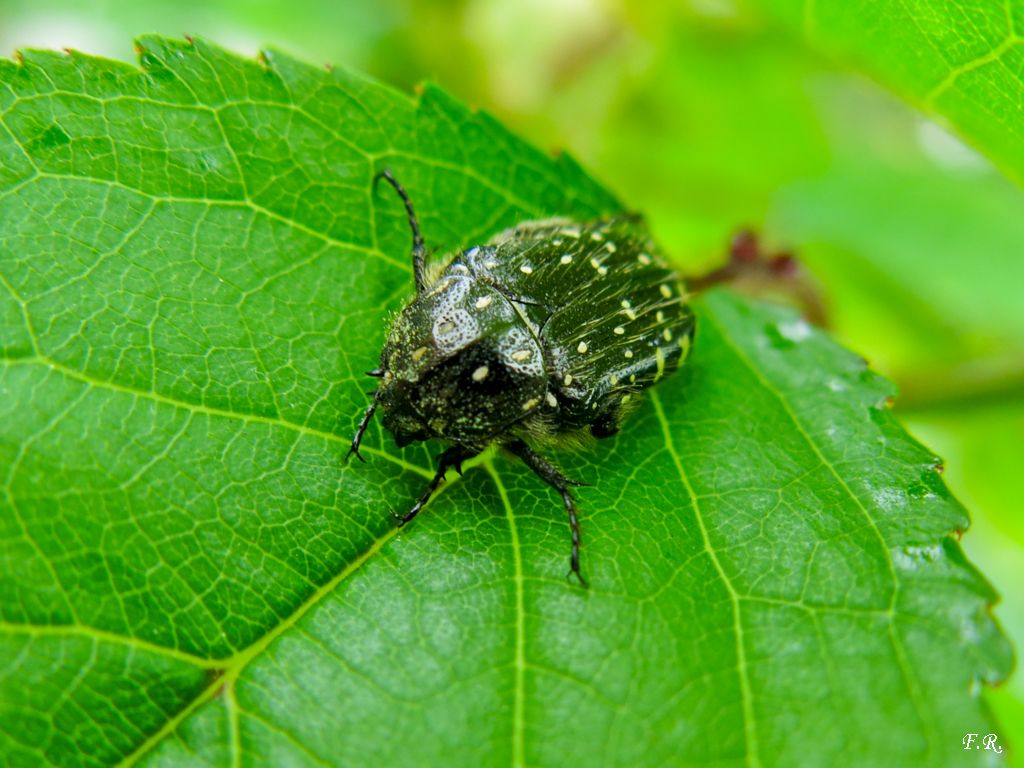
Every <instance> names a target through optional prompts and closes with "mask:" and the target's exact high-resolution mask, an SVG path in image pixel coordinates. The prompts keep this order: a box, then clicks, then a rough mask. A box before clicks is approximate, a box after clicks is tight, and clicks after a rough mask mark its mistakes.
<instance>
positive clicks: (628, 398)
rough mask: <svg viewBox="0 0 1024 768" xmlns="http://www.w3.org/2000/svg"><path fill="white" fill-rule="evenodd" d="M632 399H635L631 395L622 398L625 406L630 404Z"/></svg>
mask: <svg viewBox="0 0 1024 768" xmlns="http://www.w3.org/2000/svg"><path fill="white" fill-rule="evenodd" d="M632 399H633V396H632V395H629V394H626V395H623V396H622V404H623V405H625V404H626V403H628V402H629V401H630V400H632Z"/></svg>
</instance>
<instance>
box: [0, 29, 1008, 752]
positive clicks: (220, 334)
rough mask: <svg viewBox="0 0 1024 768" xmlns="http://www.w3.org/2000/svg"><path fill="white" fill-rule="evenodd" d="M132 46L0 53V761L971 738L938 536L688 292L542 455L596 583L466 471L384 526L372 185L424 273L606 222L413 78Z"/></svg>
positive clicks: (980, 676) (783, 330) (588, 189)
mask: <svg viewBox="0 0 1024 768" xmlns="http://www.w3.org/2000/svg"><path fill="white" fill-rule="evenodd" d="M140 48H141V51H142V53H141V62H142V67H143V69H142V70H141V71H140V70H137V69H135V68H133V67H129V66H127V65H123V64H118V63H114V62H110V61H104V60H99V59H92V58H88V57H85V56H81V55H78V54H71V55H67V56H65V55H61V54H53V53H26V54H25V55H24V58H23V60H21V61H19V62H17V63H14V62H0V114H2V115H3V120H2V122H0V161H2V162H0V169H2V170H0V172H2V175H0V222H2V229H0V287H2V290H0V351H2V357H3V365H2V367H0V467H2V468H3V469H4V483H3V486H2V487H3V496H2V497H0V532H2V535H0V541H2V542H3V544H2V546H0V619H2V624H0V648H2V650H0V751H2V752H3V753H4V754H6V755H10V756H11V758H12V760H14V761H16V762H22V763H38V762H49V763H53V764H62V765H67V764H75V763H81V764H90V763H91V764H106V763H110V762H114V761H117V760H120V759H125V758H127V759H129V760H134V759H137V758H140V757H141V758H144V759H146V760H148V761H150V762H153V763H161V762H162V763H166V764H168V765H172V764H173V765H180V764H183V763H199V762H210V763H222V762H226V761H227V760H229V759H232V758H233V759H235V760H237V761H244V762H246V763H265V764H282V763H286V762H296V763H303V764H305V763H313V762H326V763H332V764H356V763H365V762H367V761H368V760H374V761H379V762H381V763H382V764H386V765H404V764H423V763H428V764H441V763H444V764H446V765H462V764H472V765H478V764H481V763H496V762H501V763H505V762H508V763H514V764H527V763H529V764H537V765H549V764H550V765H556V764H564V763H565V762H566V761H567V759H571V761H572V762H574V763H581V764H628V765H637V764H650V765H653V764H663V763H666V762H676V763H679V762H686V763H692V762H709V761H717V762H719V763H722V764H741V763H746V764H766V765H774V764H777V765H790V764H794V763H800V764H805V765H809V764H822V765H843V764H846V765H866V764H883V763H884V764H886V765H919V764H922V763H928V764H953V763H954V762H955V761H956V760H957V759H958V758H959V757H960V755H961V751H962V750H961V748H960V743H959V734H960V732H961V731H963V730H964V729H965V728H968V729H974V730H981V729H989V728H991V727H992V724H991V723H990V721H989V718H988V715H987V713H986V712H985V711H984V710H983V708H982V707H981V706H980V704H979V692H980V691H979V689H980V687H981V686H980V683H981V682H983V681H987V682H992V681H995V680H998V679H1001V678H1002V677H1003V676H1005V674H1006V672H1007V670H1008V666H1009V650H1008V646H1007V644H1006V641H1005V639H1004V638H1003V637H1002V636H1001V635H1000V634H999V633H998V630H997V629H996V627H995V625H994V624H993V622H992V621H991V619H990V618H989V615H988V606H989V604H990V603H991V601H992V600H993V599H994V596H993V594H992V592H991V590H990V588H989V587H988V586H987V585H986V584H985V582H984V580H983V579H982V578H981V577H980V576H979V575H978V574H977V573H976V572H975V571H974V570H973V568H972V567H971V566H970V565H969V564H968V563H967V562H966V561H965V559H964V557H963V554H962V552H961V550H960V548H959V545H958V544H957V543H956V542H955V540H954V539H953V538H951V537H950V535H949V534H950V533H951V532H953V531H955V530H959V529H962V528H963V527H964V526H966V515H965V513H964V511H963V510H962V508H960V506H959V505H958V504H957V503H956V502H955V501H953V500H952V499H950V497H949V495H948V493H947V491H946V490H945V488H944V486H943V485H942V483H941V481H940V480H939V478H938V476H937V474H936V472H935V469H934V465H935V462H936V459H935V458H934V457H933V456H932V455H931V454H929V453H928V452H926V451H925V450H924V449H922V448H921V447H920V446H919V445H918V444H916V443H915V442H914V441H912V440H911V439H910V438H909V437H908V436H907V435H906V433H905V432H904V431H903V430H902V428H901V427H899V425H898V424H897V423H896V422H895V421H894V420H893V419H892V417H891V416H890V414H889V412H888V410H887V408H886V405H885V402H886V399H887V397H888V396H889V394H890V393H891V388H890V387H889V385H888V384H887V383H886V382H885V381H884V380H882V379H880V378H878V377H877V376H875V375H874V374H872V373H870V372H869V371H867V370H866V369H865V367H864V365H863V363H862V362H861V361H860V360H859V359H858V358H856V357H855V356H853V355H851V354H849V353H847V352H844V351H843V350H841V349H839V348H838V347H836V346H835V345H834V344H833V343H831V342H830V341H829V340H828V339H827V338H826V337H825V336H824V335H823V334H821V333H820V332H818V331H816V330H814V329H812V328H810V327H809V326H807V325H806V324H804V323H803V322H802V321H800V320H799V319H797V318H796V317H794V316H793V315H791V314H789V313H787V312H782V311H778V310H769V309H764V308H754V307H750V306H748V305H746V304H745V303H743V302H741V301H739V300H737V299H735V298H732V297H730V296H729V295H727V294H724V293H719V294H711V295H709V296H708V297H706V298H705V299H703V300H702V301H701V302H699V305H698V310H699V314H700V330H699V336H698V339H697V344H696V347H695V352H694V355H693V360H692V364H691V365H688V366H687V367H686V368H685V370H684V371H683V372H682V373H680V374H679V375H677V376H675V377H674V378H672V379H670V380H669V381H666V382H665V383H664V384H663V385H661V386H660V387H659V389H658V390H657V392H656V393H655V394H654V395H653V396H652V397H651V398H650V400H649V402H647V403H646V405H645V406H644V407H643V408H642V409H641V411H640V412H639V413H638V414H637V415H636V416H635V417H634V419H633V420H632V422H631V423H630V424H629V425H628V428H627V429H625V430H624V432H623V434H622V435H621V436H619V437H618V438H616V439H615V440H611V441H604V442H602V443H600V444H599V445H597V446H596V447H594V448H593V449H591V450H588V451H586V452H582V453H576V454H565V455H562V456H559V457H558V458H559V460H560V461H562V462H563V463H564V464H565V466H566V469H567V470H568V471H569V472H570V473H571V474H572V475H573V476H574V477H579V478H582V479H584V480H587V481H590V482H592V483H594V486H593V487H591V488H587V489H583V490H581V491H580V497H581V501H582V504H583V507H584V510H585V522H584V525H585V549H584V558H585V568H586V570H587V571H588V572H589V575H590V577H591V580H592V583H593V588H592V589H591V590H589V591H585V590H582V589H579V588H577V587H574V586H572V585H570V584H567V583H565V581H564V580H563V578H562V575H563V573H564V570H565V566H566V559H567V551H568V534H567V531H566V526H565V523H564V521H563V520H562V516H561V514H560V513H559V506H558V504H557V503H556V500H555V499H554V498H553V497H552V495H551V494H550V493H549V492H548V491H547V489H546V488H544V487H543V486H542V485H541V484H540V482H539V481H538V480H537V479H536V478H534V477H533V476H532V475H530V474H529V473H528V472H527V471H526V470H524V469H523V468H522V467H521V466H519V465H516V464H513V463H511V462H509V461H507V460H506V459H505V458H504V457H502V456H501V455H498V454H492V455H489V456H487V457H485V458H484V459H483V461H482V462H481V463H479V464H478V465H477V466H476V467H474V468H472V469H471V470H469V471H467V473H466V477H465V478H464V479H463V480H460V481H457V482H455V481H453V482H451V483H450V484H449V485H448V486H446V489H445V490H444V491H443V492H442V493H441V494H440V495H439V496H438V497H437V498H436V500H435V501H434V502H432V504H431V507H430V509H429V510H428V512H427V513H426V514H424V515H423V516H421V517H420V518H419V519H417V521H416V523H415V525H413V526H411V527H410V528H408V529H406V530H403V531H402V533H401V535H399V534H398V532H397V531H396V530H395V529H394V528H393V527H392V525H391V521H390V518H389V517H388V515H387V510H388V509H389V508H390V509H401V508H403V507H404V506H406V505H407V504H408V503H409V500H410V499H411V498H412V497H413V495H414V494H415V493H417V492H418V491H419V490H420V489H421V487H422V486H423V484H424V482H425V478H427V477H429V476H430V474H431V468H430V467H431V462H430V456H429V454H430V451H429V450H428V447H425V446H419V447H417V448H412V449H408V450H406V451H398V450H396V449H395V448H394V446H393V444H392V443H391V441H390V438H389V437H388V436H386V435H385V434H383V433H382V432H381V431H380V430H379V428H376V427H375V429H374V431H372V432H371V433H370V434H369V435H368V437H367V440H366V443H365V446H366V447H365V450H366V452H367V453H368V455H369V458H370V462H369V464H368V465H365V466H364V465H345V464H344V463H343V461H342V459H343V456H344V454H345V450H346V443H347V440H348V437H349V435H350V433H351V430H352V427H353V424H354V421H355V419H356V418H357V416H358V414H359V412H360V410H361V407H362V406H363V405H364V404H365V397H364V395H363V394H362V392H361V390H362V389H363V388H364V387H365V386H366V385H367V382H366V380H364V379H363V378H362V377H361V376H360V375H359V373H358V372H359V371H362V370H364V369H366V368H367V367H370V366H372V365H373V364H374V362H375V360H376V357H377V353H378V350H379V347H380V344H381V342H382V337H383V330H382V329H383V327H384V325H385V323H386V317H387V314H388V312H390V311H393V310H395V309H396V308H397V307H398V306H400V304H401V301H402V299H403V297H404V296H405V295H406V293H407V292H408V291H409V290H410V284H411V280H410V274H409V268H408V265H407V259H406V256H405V254H406V251H407V248H408V231H407V228H406V225H405V220H404V214H403V211H402V207H401V205H400V203H399V202H398V201H397V200H395V199H394V198H393V196H391V195H380V196H378V194H377V193H376V192H375V191H374V189H373V185H372V183H371V179H372V177H373V174H374V172H375V171H376V170H377V169H379V168H381V167H384V166H387V167H390V168H392V169H393V170H394V171H395V173H396V174H397V175H398V176H399V177H400V178H401V179H402V181H403V182H404V183H405V184H406V186H407V187H408V189H409V190H410V193H411V195H412V197H413V199H414V200H415V203H416V205H417V207H418V211H419V214H420V217H421V223H422V225H423V229H424V231H425V232H426V233H427V236H428V238H429V239H430V241H431V242H432V244H435V245H438V246H440V247H442V248H450V247H454V246H457V245H459V244H464V243H468V242H472V241H475V240H479V239H481V238H483V237H485V236H487V235H489V234H491V233H492V232H493V231H495V230H497V229H499V228H500V227H502V226H504V225H507V224H510V223H512V222H513V221H515V220H517V219H521V218H525V217H536V216H541V215H548V214H553V213H563V214H570V215H575V216H578V217H585V216H590V215H594V214H595V213H597V212H600V211H608V210H612V209H614V208H616V207H617V203H616V201H615V200H614V199H613V198H612V197H611V196H610V195H608V193H606V192H604V191H603V190H602V189H601V188H599V187H598V186H596V185H595V184H594V183H593V182H592V181H590V180H589V179H588V178H587V177H586V175H585V174H583V173H582V172H581V171H580V170H579V169H578V168H577V167H576V166H575V165H574V164H573V163H572V162H571V161H570V160H568V159H566V158H562V159H560V160H557V161H556V160H551V159H550V158H546V157H544V156H543V155H541V154H539V153H537V152H536V151H535V150H533V149H531V148H530V147H528V146H527V145H525V144H523V143H522V142H521V141H519V140H518V139H516V138H515V137H514V136H512V135H511V134H509V133H508V132H506V131H505V130H504V129H503V128H502V127H501V126H500V125H499V124H498V123H496V122H495V121H493V120H492V119H490V118H488V117H487V116H486V115H482V114H477V113H472V112H469V111H467V110H466V109H465V108H464V107H462V106H461V105H459V104H458V103H455V102H454V101H453V100H451V99H450V98H449V97H447V96H446V95H445V94H444V93H442V92H441V91H439V90H437V89H435V88H428V89H426V90H425V91H424V92H423V94H422V95H421V97H420V99H419V100H418V101H416V102H413V101H411V100H409V99H407V98H405V97H404V96H402V95H400V94H397V93H395V92H393V91H390V90H388V89H386V88H384V87H382V86H380V85H377V84H375V83H372V82H368V81H365V80H363V79H361V78H358V77H355V76H352V75H349V74H346V73H342V72H325V71H323V70H317V69H313V68H311V67H307V66H305V65H302V64H299V63H297V62H295V61H292V60H290V59H288V58H286V57H283V56H279V55H269V56H268V57H266V58H265V59H264V60H262V61H260V62H249V61H244V60H241V59H239V58H237V57H234V56H231V55H229V54H226V53H224V52H222V51H220V50H218V49H215V48H211V47H209V46H207V45H206V44H204V43H201V42H197V43H196V44H194V45H189V44H185V43H178V42H174V41H169V40H165V39H160V38H148V39H145V40H143V41H142V43H141V44H140ZM377 446H383V447H377ZM430 448H436V446H430ZM894 724H896V725H895V727H894ZM950 734H954V736H950ZM810 745H813V746H810Z"/></svg>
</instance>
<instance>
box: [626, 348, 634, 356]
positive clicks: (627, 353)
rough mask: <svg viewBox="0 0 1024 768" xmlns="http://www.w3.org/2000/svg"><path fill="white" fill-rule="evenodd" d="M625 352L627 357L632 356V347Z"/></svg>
mask: <svg viewBox="0 0 1024 768" xmlns="http://www.w3.org/2000/svg"><path fill="white" fill-rule="evenodd" d="M625 354H626V357H627V358H632V357H633V350H632V349H627V350H626V352H625Z"/></svg>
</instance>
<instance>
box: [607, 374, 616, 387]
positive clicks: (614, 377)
mask: <svg viewBox="0 0 1024 768" xmlns="http://www.w3.org/2000/svg"><path fill="white" fill-rule="evenodd" d="M608 381H609V382H611V385H612V386H613V387H617V386H619V377H618V376H616V375H615V374H614V373H613V374H612V375H611V376H609V377H608Z"/></svg>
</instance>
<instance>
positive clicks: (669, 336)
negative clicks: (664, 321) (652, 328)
mask: <svg viewBox="0 0 1024 768" xmlns="http://www.w3.org/2000/svg"><path fill="white" fill-rule="evenodd" d="M661 338H663V339H664V340H665V341H672V331H670V330H669V329H668V328H666V329H665V330H664V331H662V332H661Z"/></svg>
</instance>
